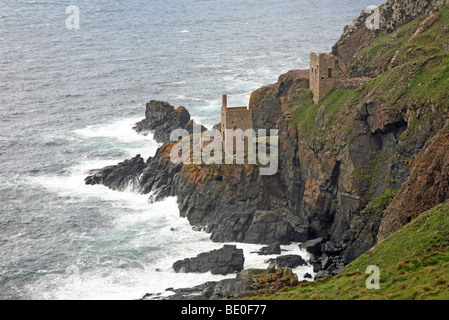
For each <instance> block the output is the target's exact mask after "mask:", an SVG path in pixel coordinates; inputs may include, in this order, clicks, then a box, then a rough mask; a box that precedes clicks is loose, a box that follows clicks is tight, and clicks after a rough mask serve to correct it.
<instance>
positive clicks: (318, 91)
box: [310, 53, 340, 103]
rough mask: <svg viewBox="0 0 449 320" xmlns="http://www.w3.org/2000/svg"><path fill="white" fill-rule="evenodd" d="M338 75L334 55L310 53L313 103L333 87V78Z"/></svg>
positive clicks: (338, 71) (318, 100) (336, 61)
mask: <svg viewBox="0 0 449 320" xmlns="http://www.w3.org/2000/svg"><path fill="white" fill-rule="evenodd" d="M339 76H340V68H339V66H338V59H336V57H335V56H334V55H332V54H326V53H323V54H319V55H318V54H315V53H311V54H310V89H311V90H312V92H313V100H314V101H315V103H318V102H320V101H321V99H323V98H324V97H325V96H326V95H327V94H328V93H329V92H330V91H331V90H332V89H333V88H334V87H335V79H337V78H338V77H339Z"/></svg>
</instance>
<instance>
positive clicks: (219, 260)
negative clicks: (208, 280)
mask: <svg viewBox="0 0 449 320" xmlns="http://www.w3.org/2000/svg"><path fill="white" fill-rule="evenodd" d="M244 263H245V258H244V256H243V250H242V249H237V247H236V246H232V245H225V246H223V248H221V249H218V250H213V251H211V252H205V253H201V254H199V255H198V256H196V257H195V258H186V259H184V260H179V261H176V262H175V263H174V264H173V269H174V270H175V271H176V272H183V273H205V272H209V271H210V272H211V273H212V274H222V275H226V274H229V273H234V272H239V271H242V270H243V265H244Z"/></svg>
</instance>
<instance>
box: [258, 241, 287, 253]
mask: <svg viewBox="0 0 449 320" xmlns="http://www.w3.org/2000/svg"><path fill="white" fill-rule="evenodd" d="M258 254H259V255H272V254H281V245H280V244H279V242H277V243H273V244H271V245H269V246H268V247H263V248H262V249H260V251H259V252H258Z"/></svg>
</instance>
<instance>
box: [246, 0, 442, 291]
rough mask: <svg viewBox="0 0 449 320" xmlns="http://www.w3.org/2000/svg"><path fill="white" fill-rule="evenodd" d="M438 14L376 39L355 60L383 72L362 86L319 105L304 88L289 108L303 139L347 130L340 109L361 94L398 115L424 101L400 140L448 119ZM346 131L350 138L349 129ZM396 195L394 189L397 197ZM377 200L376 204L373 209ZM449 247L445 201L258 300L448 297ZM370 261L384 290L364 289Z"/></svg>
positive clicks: (347, 107) (332, 95) (345, 108)
mask: <svg viewBox="0 0 449 320" xmlns="http://www.w3.org/2000/svg"><path fill="white" fill-rule="evenodd" d="M438 14H439V19H438V20H437V21H436V22H435V23H434V24H433V25H432V26H431V27H429V28H428V29H426V30H424V31H423V32H422V33H421V34H420V35H419V36H418V37H416V38H415V39H413V40H409V39H410V38H411V37H412V36H413V34H414V33H415V31H416V30H417V29H418V27H419V25H420V24H421V23H422V22H423V21H424V19H425V18H420V19H416V20H414V21H412V22H410V23H409V24H407V25H405V26H403V27H401V28H399V29H398V30H397V31H396V32H394V33H391V34H386V33H383V34H380V35H379V37H378V38H377V39H376V41H374V42H372V43H370V44H369V45H367V46H366V47H365V48H364V49H362V50H361V51H360V52H359V54H358V55H357V57H356V60H355V61H356V62H357V63H358V64H359V66H360V68H361V69H364V70H375V69H376V68H378V66H379V65H383V66H384V68H383V70H382V71H383V72H381V73H380V74H379V75H378V76H377V77H376V78H375V79H373V80H372V81H371V82H370V83H368V84H366V85H365V86H363V87H362V88H359V89H356V90H347V89H337V90H333V91H332V92H331V93H330V94H329V95H328V96H327V97H325V98H324V99H323V101H322V102H321V103H320V104H319V105H317V104H314V103H313V101H311V97H310V95H307V92H305V93H304V94H303V97H301V99H298V100H297V101H295V103H293V104H292V106H291V110H290V111H291V112H292V113H293V117H292V120H291V121H292V124H293V125H295V126H297V128H298V129H299V132H300V133H301V136H302V137H303V138H306V139H312V140H323V139H326V138H328V137H330V136H332V135H333V134H337V133H341V129H345V127H347V128H350V125H348V123H347V122H346V121H347V116H346V121H345V120H344V115H341V114H344V113H346V114H348V110H353V111H354V110H357V109H359V106H360V103H361V98H362V99H363V98H364V97H369V98H371V99H373V98H376V97H377V98H376V99H380V101H381V102H382V105H383V106H384V107H385V108H387V109H390V110H391V111H393V112H402V111H403V110H404V109H406V108H407V106H408V105H410V104H414V105H419V109H420V110H419V113H418V114H416V115H415V116H414V118H413V119H412V122H411V123H409V127H408V129H407V131H405V132H404V134H403V136H402V137H401V138H402V139H406V138H407V136H408V135H409V134H410V133H412V132H413V130H419V126H420V123H421V122H422V121H432V119H437V118H439V117H442V118H447V117H448V115H449V112H448V111H449V95H448V91H447V88H448V85H449V32H448V30H447V29H448V26H449V23H448V22H449V6H446V7H443V8H442V9H441V10H440V11H439V12H438ZM395 56H396V57H395ZM393 57H395V59H393ZM392 60H393V63H391V61H392ZM394 61H396V63H395V62H394ZM374 72H375V71H374ZM319 112H321V113H322V116H321V120H320V122H321V123H317V122H316V121H317V120H316V119H317V114H318V113H319ZM340 119H343V120H342V121H339V120H340ZM347 133H348V134H349V137H350V132H347ZM395 192H396V190H391V193H392V194H391V196H392V197H394V194H395ZM393 193H394V194H393ZM387 198H388V199H387V200H388V201H389V202H391V200H390V199H389V197H387ZM381 204H382V203H381ZM377 205H378V204H377V203H373V206H374V209H376V208H377V207H376V206H377ZM380 207H382V209H384V206H380ZM375 211H377V210H375ZM448 246H449V205H447V204H446V205H442V206H439V207H437V208H435V209H433V210H430V211H428V212H426V213H424V214H423V215H421V216H420V217H419V218H418V219H417V220H415V221H414V222H412V223H411V224H409V225H407V226H406V227H404V228H403V229H401V230H400V231H398V232H397V233H396V234H394V235H393V236H391V237H390V238H388V239H387V240H386V241H385V242H383V243H381V244H379V245H377V246H376V247H375V248H374V249H372V250H371V251H369V252H367V253H366V254H364V255H363V256H361V257H359V258H358V259H357V260H355V261H354V262H352V263H351V264H350V265H348V266H347V268H346V270H345V271H344V272H343V273H342V274H340V275H339V276H337V277H334V278H333V277H328V278H326V279H323V280H319V281H316V282H312V283H308V284H303V285H301V286H299V287H297V288H294V289H288V290H284V291H281V292H279V293H277V294H275V295H266V296H257V297H256V298H255V299H449V286H448V283H449V253H448V249H447V248H448ZM369 265H377V266H378V267H379V268H380V270H381V289H380V290H368V289H366V285H365V281H366V279H367V277H368V275H367V274H366V273H365V270H366V268H367V266H369Z"/></svg>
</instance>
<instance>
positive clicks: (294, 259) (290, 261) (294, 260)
mask: <svg viewBox="0 0 449 320" xmlns="http://www.w3.org/2000/svg"><path fill="white" fill-rule="evenodd" d="M268 262H269V263H274V264H275V265H276V267H278V268H290V269H294V268H297V267H302V266H306V265H307V262H306V261H305V260H304V259H303V258H302V257H301V256H300V255H294V254H291V255H285V256H279V257H277V258H276V259H270V260H269V261H268Z"/></svg>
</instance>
